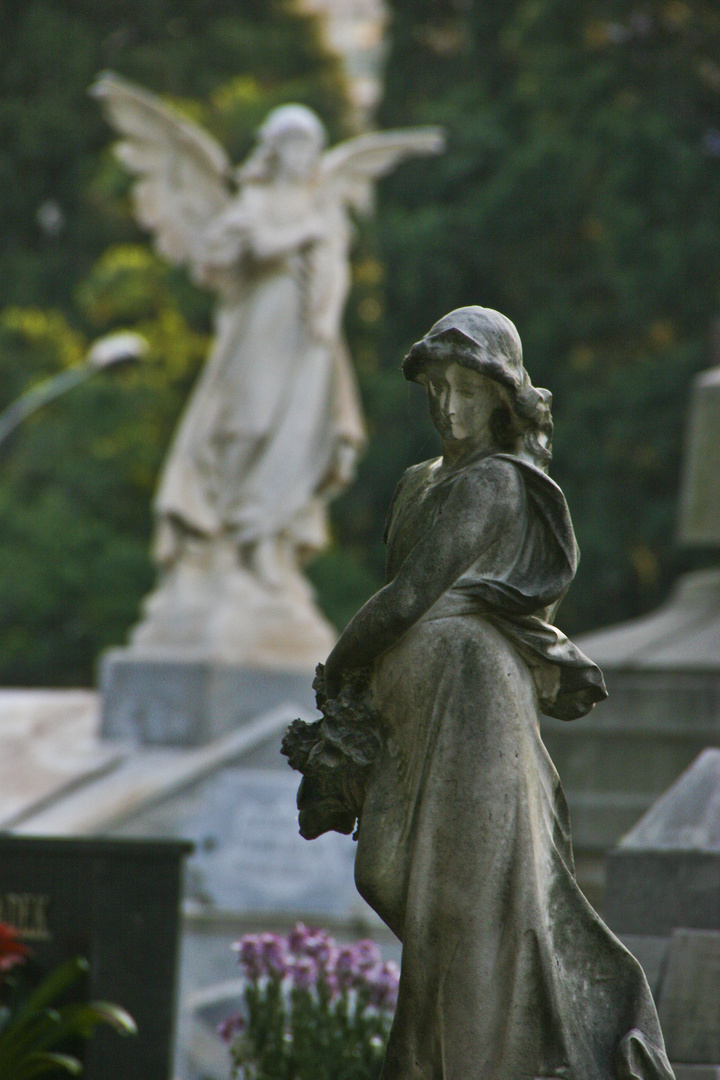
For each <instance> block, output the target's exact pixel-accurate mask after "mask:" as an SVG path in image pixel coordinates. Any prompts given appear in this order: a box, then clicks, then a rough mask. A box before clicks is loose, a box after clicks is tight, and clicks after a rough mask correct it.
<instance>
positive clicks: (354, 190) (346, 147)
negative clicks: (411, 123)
mask: <svg viewBox="0 0 720 1080" xmlns="http://www.w3.org/2000/svg"><path fill="white" fill-rule="evenodd" d="M444 148H445V136H444V133H443V131H442V128H438V127H415V128H400V129H398V130H396V131H372V132H368V134H367V135H359V136H358V137H357V138H355V139H347V140H346V141H345V142H342V143H338V145H337V146H333V147H332V149H331V150H327V151H326V152H325V153H324V154H323V156H322V161H321V175H322V178H323V180H324V181H325V182H326V183H328V184H332V185H333V186H334V187H335V188H336V190H339V194H340V196H341V198H343V199H344V201H345V202H347V203H349V204H350V205H351V206H354V207H355V209H356V210H359V211H362V212H367V211H369V210H370V209H371V207H372V196H373V181H374V180H377V179H378V178H379V177H380V176H384V175H385V173H389V172H391V171H392V170H393V169H394V168H395V166H396V165H399V163H400V162H401V161H402V160H403V159H404V158H407V157H414V156H416V155H419V154H439V153H440V152H441V151H442V150H443V149H444Z"/></svg>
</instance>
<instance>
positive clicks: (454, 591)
mask: <svg viewBox="0 0 720 1080" xmlns="http://www.w3.org/2000/svg"><path fill="white" fill-rule="evenodd" d="M403 371H404V374H405V376H406V378H408V379H410V380H413V381H414V382H418V383H420V384H422V385H423V386H424V387H425V389H426V391H427V395H428V404H429V408H430V415H431V417H432V420H433V423H434V425H435V427H436V428H437V430H438V432H439V435H440V438H441V441H442V456H441V457H439V458H436V459H435V460H433V461H426V462H423V463H422V464H420V465H416V466H414V467H413V468H411V469H409V470H408V471H407V472H406V473H405V475H404V476H403V478H402V480H401V481H400V484H399V486H398V489H397V492H396V495H395V498H394V500H393V504H392V506H391V508H390V513H389V517H388V523H387V531H386V540H387V544H388V555H387V581H388V583H387V585H386V586H385V588H383V589H381V590H380V592H378V593H376V594H375V596H373V597H372V598H371V599H370V600H369V601H368V602H367V604H365V606H364V607H363V608H362V609H361V610H360V611H359V612H358V614H357V615H356V616H355V618H354V619H353V620H352V622H351V623H350V624H349V626H348V627H347V629H346V630H345V632H344V633H343V634H342V636H341V637H340V639H339V641H338V643H337V645H336V646H335V648H334V649H333V650H332V652H331V653H330V655H329V657H328V659H327V663H326V666H325V671H324V678H323V675H322V672H321V674H320V676H319V679H318V685H319V695H318V697H319V703H320V705H321V706H322V707H323V711H324V713H325V720H323V721H320V722H318V724H317V725H313V726H312V729H306V730H304V731H301V730H300V728H299V726H298V725H299V722H296V724H295V725H293V728H292V729H291V732H290V735H289V736H288V739H287V741H286V753H288V755H289V756H290V759H291V764H294V765H295V767H297V768H301V770H302V771H303V772H304V773H305V776H304V779H303V782H302V785H301V791H300V795H299V806H300V810H301V814H300V823H301V831H302V832H303V834H304V835H306V836H308V837H312V836H313V835H317V834H318V833H319V832H320V831H323V830H324V829H327V828H337V829H339V830H340V831H350V828H351V827H352V826H353V825H354V818H355V815H356V814H357V815H358V816H359V830H358V850H357V859H356V868H355V877H356V882H357V887H358V889H359V891H360V893H361V894H362V895H363V897H364V898H365V899H366V900H367V901H368V903H369V904H371V905H372V907H373V908H374V909H375V910H376V911H377V912H378V913H379V914H380V915H381V917H382V918H383V919H384V921H385V922H386V923H387V924H388V926H390V927H391V928H392V930H393V931H394V932H395V933H396V934H397V935H398V937H399V938H400V939H401V940H402V942H403V958H402V975H401V980H400V994H399V999H398V1005H397V1012H396V1015H395V1021H394V1024H393V1028H392V1033H391V1035H390V1041H389V1045H388V1050H387V1056H386V1061H385V1065H384V1069H383V1073H382V1080H538V1078H543V1080H551V1078H552V1080H631V1078H635V1080H670V1078H672V1075H673V1074H672V1070H671V1068H670V1065H669V1063H668V1060H667V1057H666V1054H665V1049H664V1045H663V1039H662V1034H661V1032H660V1027H659V1024H658V1019H657V1015H656V1012H655V1007H654V1005H653V1001H652V998H651V995H650V991H649V989H648V985H647V982H646V980H645V977H644V975H643V972H642V970H641V968H640V966H639V965H638V963H637V962H636V961H635V959H634V958H633V957H632V956H631V955H630V953H628V952H627V950H626V949H625V948H624V947H623V945H622V944H621V943H620V942H619V941H618V940H617V939H616V938H615V937H614V936H613V934H612V933H611V932H610V931H609V930H608V929H607V927H606V926H605V925H604V924H603V922H602V921H601V920H600V918H599V917H598V915H597V914H596V913H595V911H594V910H593V909H592V907H591V906H590V905H589V904H588V902H587V900H586V899H585V897H584V896H583V894H582V893H581V891H580V890H579V888H578V886H577V884H576V881H575V876H574V871H573V856H572V846H571V840H570V829H569V820H568V812H567V806H566V803H565V798H564V795H563V791H562V787H561V785H560V780H559V777H558V774H557V772H556V771H555V768H554V766H553V764H552V762H551V760H550V758H549V756H548V754H547V751H546V750H545V747H544V745H543V743H542V741H541V738H540V731H539V725H538V714H539V713H540V712H543V713H547V714H549V715H551V716H557V717H560V718H562V719H565V720H572V719H574V718H576V717H579V716H582V715H583V714H585V713H587V712H588V711H589V710H590V709H591V708H592V706H593V704H594V703H595V702H597V701H599V700H601V699H602V698H603V697H604V696H605V688H604V684H603V679H602V675H601V673H600V671H599V669H598V668H597V667H595V665H593V664H592V663H591V661H590V660H588V659H587V657H585V656H584V655H583V654H582V653H581V652H580V651H579V650H578V649H577V648H576V647H575V646H574V645H573V644H572V643H571V642H570V641H569V640H568V639H567V638H566V637H565V636H564V635H563V634H562V633H561V632H560V631H559V630H557V629H556V628H555V626H554V625H553V617H554V614H555V611H556V609H557V606H558V604H559V603H560V601H561V599H562V597H563V595H564V593H565V592H566V590H567V588H568V586H569V584H570V582H571V581H572V578H573V576H574V574H575V569H576V566H577V559H578V551H577V546H576V543H575V537H574V534H573V529H572V524H571V521H570V517H569V514H568V509H567V506H566V503H565V499H564V497H563V494H562V492H561V491H560V489H559V488H558V487H557V485H556V484H555V483H554V482H553V481H552V480H550V479H549V477H548V476H547V473H546V469H547V464H548V461H549V459H550V438H551V433H552V422H551V415H550V394H549V393H548V391H546V390H539V389H536V388H534V387H533V386H532V384H531V382H530V379H529V377H528V374H527V372H526V371H525V368H524V367H523V362H522V350H521V344H520V339H519V337H518V334H517V331H516V329H515V327H514V325H513V324H512V323H511V322H510V321H509V320H508V319H507V318H505V317H504V316H503V315H500V314H499V313H498V312H496V311H492V310H489V309H486V308H480V307H468V308H461V309H459V310H458V311H454V312H451V313H450V314H449V315H446V316H445V317H444V318H443V319H441V320H440V321H439V322H437V323H436V324H435V325H434V326H433V327H432V329H431V330H430V332H429V333H428V334H427V335H426V336H425V337H424V338H423V339H422V340H421V341H419V342H418V343H417V344H416V345H414V346H413V348H412V349H411V350H410V353H409V354H408V356H407V357H406V358H405V361H404V364H403ZM362 685H364V686H365V690H364V691H362V692H361V691H358V687H359V686H362ZM303 739H304V742H303ZM373 739H374V741H373Z"/></svg>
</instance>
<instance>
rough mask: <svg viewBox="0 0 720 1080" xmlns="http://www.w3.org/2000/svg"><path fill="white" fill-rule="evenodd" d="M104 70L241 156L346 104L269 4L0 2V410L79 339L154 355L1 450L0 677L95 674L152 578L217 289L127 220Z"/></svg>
mask: <svg viewBox="0 0 720 1080" xmlns="http://www.w3.org/2000/svg"><path fill="white" fill-rule="evenodd" d="M104 68H111V69H114V70H116V71H118V72H119V73H121V74H123V75H125V76H127V77H128V78H131V79H134V80H136V81H137V82H140V83H141V84H143V85H145V86H148V87H150V88H151V89H153V90H154V91H156V92H158V93H160V94H162V95H163V96H164V97H166V98H167V99H169V100H170V101H171V102H172V103H173V104H174V105H175V106H176V107H177V108H179V109H181V110H184V111H185V112H186V113H188V114H189V115H190V116H191V117H192V118H194V119H197V120H200V121H201V122H202V123H204V124H205V125H207V126H208V127H209V128H210V129H211V130H212V131H213V133H214V134H215V135H216V136H217V137H218V138H219V139H221V141H222V142H223V143H224V145H225V146H226V147H227V149H228V150H229V152H230V155H231V157H232V158H233V159H234V160H240V158H241V157H242V156H243V155H244V154H245V153H246V152H247V150H248V149H249V147H250V145H251V141H252V137H253V133H254V131H255V129H256V128H257V126H258V124H259V123H260V122H261V121H262V119H263V118H264V117H265V115H266V114H267V112H268V111H269V110H270V109H271V108H273V107H275V106H276V105H278V104H281V103H284V102H286V101H288V100H295V101H301V102H303V103H304V104H307V105H309V106H310V107H312V108H314V109H315V110H316V111H317V112H318V113H319V114H320V115H321V117H322V119H323V120H324V122H325V123H326V124H327V126H328V128H329V130H330V132H331V134H332V135H333V136H334V137H338V135H340V134H342V132H343V116H344V110H345V97H344V87H343V82H342V77H341V75H340V72H339V68H338V65H337V63H336V61H335V60H334V59H332V58H330V57H329V56H328V55H326V53H325V52H324V49H323V47H322V45H321V42H320V38H319V34H318V31H317V26H316V24H315V23H314V21H313V20H312V19H309V18H308V17H306V16H303V15H300V14H298V13H297V12H296V11H295V10H294V9H293V8H292V6H290V5H288V4H286V3H281V2H280V0H278V2H275V0H182V2H178V0H152V2H148V0H118V2H114V3H112V4H107V5H106V4H97V3H94V2H93V0H22V2H21V0H8V2H6V3H4V4H2V5H0V189H1V190H2V200H0V225H1V229H0V281H2V283H3V289H2V295H0V304H2V305H4V306H3V307H2V310H0V371H1V372H2V379H0V408H2V407H5V406H6V405H7V404H9V403H10V402H11V401H12V400H13V399H14V398H15V397H17V396H18V395H19V394H21V393H22V392H24V391H25V390H27V389H28V388H30V387H31V386H33V385H34V384H35V383H36V382H38V381H40V380H42V379H43V378H46V377H48V376H50V375H52V374H54V373H56V372H58V371H60V370H62V369H63V368H64V367H67V366H70V365H72V364H74V363H77V362H79V361H80V360H81V359H82V358H83V356H84V354H85V350H86V348H87V345H88V343H89V341H90V340H92V339H93V338H94V337H97V336H98V335H100V334H103V333H106V332H108V331H111V330H115V329H117V328H121V327H122V328H127V327H132V328H133V329H137V330H139V331H140V332H142V333H143V334H144V335H145V336H146V337H147V339H148V341H149V343H150V354H149V357H148V359H147V361H146V362H144V363H142V364H141V365H139V366H137V367H136V368H134V369H131V370H127V371H124V372H120V373H113V372H109V373H107V374H105V375H98V376H95V377H93V379H92V380H89V381H88V382H87V383H85V384H83V385H82V386H80V387H78V388H77V389H75V390H73V391H72V392H71V393H69V394H67V395H66V396H64V397H62V398H60V399H59V400H58V401H57V402H55V403H54V404H52V405H50V406H48V407H46V408H44V409H43V410H42V411H41V412H39V413H37V414H36V415H35V416H33V417H32V418H31V419H30V420H29V421H28V422H27V423H26V424H24V425H23V427H22V428H21V429H20V430H19V431H18V432H17V435H16V436H15V438H14V440H13V443H12V445H10V446H9V447H5V448H4V449H3V453H2V459H1V464H2V471H1V472H0V603H1V606H2V610H3V615H4V618H3V623H2V626H1V627H0V682H3V683H6V684H7V683H9V682H10V683H12V682H15V683H31V684H32V683H36V684H50V685H53V684H54V685H62V684H65V685H68V684H70V685H72V684H76V683H85V684H87V683H91V682H92V681H93V677H94V671H93V668H94V663H95V660H96V658H97V655H98V654H99V652H100V651H101V649H102V648H103V647H105V646H106V645H109V644H113V643H119V642H121V641H122V640H123V639H124V638H125V635H126V633H127V631H128V629H129V628H130V626H131V625H132V624H133V623H134V622H135V621H136V619H137V617H138V609H139V603H140V600H141V598H142V597H143V596H144V595H145V594H146V593H147V591H148V590H149V588H150V586H151V584H152V580H153V568H152V566H151V563H150V556H149V550H148V545H149V535H150V527H151V521H150V503H151V499H152V495H153V491H154V487H155V482H156V478H157V473H158V470H159V467H160V464H161V462H162V458H163V455H164V453H165V450H166V448H167V445H168V442H169V440H170V436H171V434H172V430H173V428H174V425H175V422H176V420H177V417H178V415H179V412H180V409H181V407H182V404H183V402H184V400H185V399H186V397H187V394H188V392H189V390H190V387H191V385H192V382H193V380H194V378H195V376H196V374H197V371H198V369H199V367H200V365H201V363H202V361H203V359H204V357H205V355H206V352H207V346H208V341H209V331H210V298H209V297H208V296H206V295H205V294H204V293H202V292H201V291H199V290H196V289H194V288H193V287H192V286H191V285H190V283H189V281H188V279H187V277H186V276H185V275H184V274H183V273H182V272H180V271H177V270H174V269H172V268H170V267H169V266H168V265H166V264H165V263H164V262H163V261H162V260H161V259H159V258H158V257H157V256H156V255H155V254H154V253H153V252H152V251H151V248H150V244H149V240H148V238H147V237H146V236H145V235H143V234H142V233H141V232H140V231H139V230H138V228H137V227H136V225H135V223H134V219H133V215H132V211H131V206H130V202H129V198H128V190H129V178H128V177H127V176H126V174H125V173H124V172H123V170H122V169H121V168H120V166H119V165H118V164H117V163H116V162H115V159H114V158H113V156H112V154H111V153H110V149H109V147H110V145H111V143H112V142H113V141H114V135H113V133H112V131H111V130H110V128H109V127H108V126H107V124H106V123H105V121H104V120H103V118H102V116H101V113H100V110H99V108H98V106H97V102H95V101H93V100H92V99H91V98H90V97H89V96H88V93H87V91H88V87H89V86H90V84H91V83H92V82H93V81H94V79H95V78H96V76H97V75H98V73H99V71H100V70H102V69H104Z"/></svg>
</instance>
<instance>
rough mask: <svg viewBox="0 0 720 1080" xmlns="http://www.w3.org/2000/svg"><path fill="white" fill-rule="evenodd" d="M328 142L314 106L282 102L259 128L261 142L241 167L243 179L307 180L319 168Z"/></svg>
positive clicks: (240, 173) (240, 176)
mask: <svg viewBox="0 0 720 1080" xmlns="http://www.w3.org/2000/svg"><path fill="white" fill-rule="evenodd" d="M326 143H327V133H326V131H325V128H324V127H323V125H322V123H321V121H320V119H319V117H318V116H316V114H315V113H314V112H313V111H312V109H308V108H306V107H305V105H281V106H280V108H279V109H273V111H272V112H271V113H270V115H269V116H268V117H267V119H266V120H265V123H264V124H263V125H262V127H261V128H260V129H259V131H258V133H257V146H256V148H255V149H254V150H253V152H252V153H251V154H250V156H249V158H248V159H247V161H246V162H245V164H244V165H243V166H242V167H241V169H240V170H239V179H240V180H241V181H251V182H252V181H255V182H258V181H259V182H262V181H264V180H272V179H275V178H276V177H278V176H280V177H283V178H285V179H288V180H296V181H299V180H305V179H306V178H307V177H308V176H310V175H311V174H312V173H313V172H314V170H315V169H316V168H317V164H318V161H319V159H320V154H321V153H322V150H323V148H324V147H325V144H326Z"/></svg>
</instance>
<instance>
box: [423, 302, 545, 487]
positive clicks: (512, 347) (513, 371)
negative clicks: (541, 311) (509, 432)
mask: <svg viewBox="0 0 720 1080" xmlns="http://www.w3.org/2000/svg"><path fill="white" fill-rule="evenodd" d="M434 360H439V361H444V362H445V363H451V362H455V363H456V364H460V365H461V366H462V367H466V368H469V369H470V370H471V371H476V372H478V374H480V375H485V376H487V378H489V379H492V380H493V381H494V382H496V383H499V385H500V386H502V387H503V389H504V390H505V391H506V394H507V398H508V401H509V404H510V407H511V409H512V412H513V413H514V416H515V424H514V425H513V426H514V429H515V430H514V432H513V437H514V438H515V440H517V438H518V436H520V437H521V438H522V441H523V442H524V444H525V448H526V450H527V451H528V452H529V453H530V455H531V456H532V458H533V459H534V460H535V463H536V464H537V465H539V466H540V467H543V466H545V465H546V464H547V462H548V461H549V460H550V457H551V451H550V443H551V441H552V416H551V413H550V404H551V402H552V394H551V393H550V391H549V390H543V389H541V388H538V387H535V386H533V384H532V383H531V381H530V376H529V375H528V373H527V371H526V370H525V368H524V366H523V359H522V343H521V341H520V335H519V334H518V332H517V330H516V328H515V324H514V323H512V322H511V321H510V319H508V318H507V317H506V316H505V315H501V314H500V312H499V311H494V310H493V309H492V308H484V307H477V306H472V307H462V308H457V309H456V310H455V311H451V312H450V313H449V315H443V317H442V319H438V321H437V322H436V323H435V325H434V326H432V327H431V328H430V330H429V331H428V332H427V334H426V335H425V337H424V338H421V339H420V341H416V342H415V344H414V345H413V347H412V348H411V349H410V352H409V353H408V354H407V356H406V357H405V359H404V360H403V364H402V370H403V374H404V376H405V378H406V379H409V380H410V381H411V382H419V381H420V376H421V375H422V373H423V370H424V368H425V366H426V365H427V364H428V363H430V362H432V361H434Z"/></svg>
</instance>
